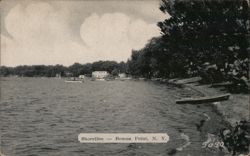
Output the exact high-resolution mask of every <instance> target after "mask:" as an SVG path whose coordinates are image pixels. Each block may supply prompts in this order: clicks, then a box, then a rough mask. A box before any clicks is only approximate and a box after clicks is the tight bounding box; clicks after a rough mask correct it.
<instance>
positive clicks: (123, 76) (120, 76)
mask: <svg viewBox="0 0 250 156" xmlns="http://www.w3.org/2000/svg"><path fill="white" fill-rule="evenodd" d="M118 76H119V78H125V77H127V75H126V74H125V73H120V74H118Z"/></svg>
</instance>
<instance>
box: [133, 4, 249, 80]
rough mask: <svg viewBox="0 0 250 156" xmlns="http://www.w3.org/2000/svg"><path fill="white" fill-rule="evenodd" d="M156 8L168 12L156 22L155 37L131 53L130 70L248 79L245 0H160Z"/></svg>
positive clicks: (141, 73) (151, 74) (143, 73)
mask: <svg viewBox="0 0 250 156" xmlns="http://www.w3.org/2000/svg"><path fill="white" fill-rule="evenodd" d="M160 10H161V11H162V12H164V13H166V14H167V13H168V14H169V15H170V16H171V17H170V18H169V19H166V20H164V21H162V22H159V23H158V26H159V27H160V29H161V32H162V36H161V37H158V38H153V39H152V40H150V41H149V43H148V44H147V45H146V46H145V47H144V48H143V49H141V50H138V51H133V52H132V57H131V59H130V60H129V62H128V64H129V67H130V69H131V72H132V74H134V75H137V76H145V77H187V76H196V75H200V76H203V77H209V80H208V81H212V82H213V81H216V80H217V81H222V80H223V79H226V78H228V76H229V75H233V76H236V77H238V78H241V77H243V76H244V77H246V78H249V70H248V63H249V58H248V54H249V27H250V23H249V4H248V3H247V0H237V1H228V0H216V1H214V0H199V1H197V0H185V1H184V0H175V1H173V0H162V3H161V5H160ZM204 71H205V72H204Z"/></svg>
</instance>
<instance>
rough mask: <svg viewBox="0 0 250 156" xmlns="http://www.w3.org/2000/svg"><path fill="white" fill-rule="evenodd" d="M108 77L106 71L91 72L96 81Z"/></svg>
mask: <svg viewBox="0 0 250 156" xmlns="http://www.w3.org/2000/svg"><path fill="white" fill-rule="evenodd" d="M108 75H109V73H108V72H107V71H94V72H92V77H93V78H96V79H103V78H106V77H107V76H108Z"/></svg>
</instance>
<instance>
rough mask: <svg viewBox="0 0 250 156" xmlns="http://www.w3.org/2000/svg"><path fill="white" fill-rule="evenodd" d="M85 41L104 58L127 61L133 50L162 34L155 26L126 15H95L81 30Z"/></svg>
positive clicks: (87, 19) (86, 20)
mask: <svg viewBox="0 0 250 156" xmlns="http://www.w3.org/2000/svg"><path fill="white" fill-rule="evenodd" d="M80 34H81V37H82V39H83V41H84V42H85V43H86V44H87V46H88V47H89V49H91V51H93V52H94V53H95V54H96V56H98V57H99V58H100V59H111V60H118V61H122V60H126V59H127V58H129V56H130V54H131V50H132V49H141V48H143V46H144V45H145V43H147V41H148V40H149V39H150V38H151V37H153V36H159V34H160V32H159V29H158V27H157V26H156V25H155V24H147V23H146V22H145V21H143V20H141V19H137V20H134V19H131V18H129V17H128V16H127V15H125V14H123V13H112V14H110V13H106V14H103V15H101V16H99V15H97V14H92V15H91V16H89V17H88V18H86V19H85V21H84V22H83V24H82V25H81V30H80Z"/></svg>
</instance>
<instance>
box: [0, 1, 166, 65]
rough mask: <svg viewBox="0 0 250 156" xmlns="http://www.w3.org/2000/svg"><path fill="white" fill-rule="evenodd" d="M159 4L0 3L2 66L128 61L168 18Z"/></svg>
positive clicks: (132, 2) (143, 2) (158, 2)
mask: <svg viewBox="0 0 250 156" xmlns="http://www.w3.org/2000/svg"><path fill="white" fill-rule="evenodd" d="M159 4H160V1H159V0H94V1H93V0H92V1H90V0H2V1H1V2H0V7H1V65H5V66H17V65H40V64H44V65H55V64H62V65H66V66H68V65H71V64H73V63H75V62H78V63H89V62H94V61H98V60H114V61H118V62H120V61H127V59H128V58H129V57H130V55H131V50H132V49H134V50H139V49H141V48H143V47H144V45H145V44H146V43H147V42H148V40H149V39H151V38H152V37H155V36H159V35H160V29H159V28H158V27H157V25H156V24H157V22H159V21H162V20H164V19H166V18H169V15H166V14H163V13H162V12H161V11H160V10H159V9H158V8H159Z"/></svg>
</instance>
